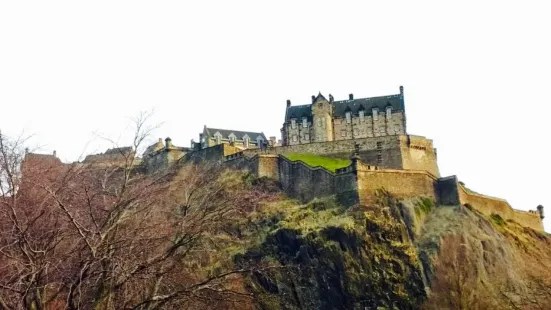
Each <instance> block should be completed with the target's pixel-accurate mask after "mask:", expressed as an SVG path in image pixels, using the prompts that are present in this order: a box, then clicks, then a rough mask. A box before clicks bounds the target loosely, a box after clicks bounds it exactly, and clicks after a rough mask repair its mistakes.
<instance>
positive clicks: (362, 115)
mask: <svg viewBox="0 0 551 310" xmlns="http://www.w3.org/2000/svg"><path fill="white" fill-rule="evenodd" d="M364 118H365V114H364V111H363V110H361V111H360V122H363V121H364Z"/></svg>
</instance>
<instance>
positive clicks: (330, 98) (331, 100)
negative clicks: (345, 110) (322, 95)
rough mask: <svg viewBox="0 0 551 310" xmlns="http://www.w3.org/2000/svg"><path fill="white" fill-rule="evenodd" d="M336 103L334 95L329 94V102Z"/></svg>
mask: <svg viewBox="0 0 551 310" xmlns="http://www.w3.org/2000/svg"><path fill="white" fill-rule="evenodd" d="M333 101H335V98H333V95H331V94H329V102H331V103H333Z"/></svg>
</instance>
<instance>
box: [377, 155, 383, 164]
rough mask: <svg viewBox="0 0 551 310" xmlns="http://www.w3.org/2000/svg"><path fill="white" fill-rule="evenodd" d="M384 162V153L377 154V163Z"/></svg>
mask: <svg viewBox="0 0 551 310" xmlns="http://www.w3.org/2000/svg"><path fill="white" fill-rule="evenodd" d="M382 163H383V155H381V154H377V164H382Z"/></svg>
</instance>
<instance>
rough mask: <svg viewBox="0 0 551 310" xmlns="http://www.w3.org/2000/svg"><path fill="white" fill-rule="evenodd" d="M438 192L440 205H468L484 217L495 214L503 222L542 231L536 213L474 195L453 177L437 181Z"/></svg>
mask: <svg viewBox="0 0 551 310" xmlns="http://www.w3.org/2000/svg"><path fill="white" fill-rule="evenodd" d="M438 191H439V196H440V204H441V205H458V204H460V205H470V206H471V207H472V208H473V209H475V210H477V211H479V212H480V213H482V214H484V215H491V214H492V213H495V214H498V215H499V216H501V217H502V218H503V219H505V220H512V221H515V222H517V223H519V224H520V225H522V226H525V227H530V228H532V229H534V230H538V231H543V223H542V219H541V217H540V214H539V213H538V212H537V211H522V210H516V209H513V207H511V205H510V204H509V203H508V202H507V201H506V200H504V199H500V198H495V197H490V196H486V195H482V194H478V193H474V192H472V191H470V190H468V189H466V188H465V187H464V186H463V185H461V184H460V183H458V181H457V177H455V176H452V177H447V178H442V179H439V180H438Z"/></svg>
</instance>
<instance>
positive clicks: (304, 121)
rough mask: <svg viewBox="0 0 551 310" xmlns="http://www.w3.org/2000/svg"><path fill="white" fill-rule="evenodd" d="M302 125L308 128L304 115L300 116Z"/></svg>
mask: <svg viewBox="0 0 551 310" xmlns="http://www.w3.org/2000/svg"><path fill="white" fill-rule="evenodd" d="M302 127H304V128H308V120H307V119H306V117H303V118H302Z"/></svg>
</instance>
